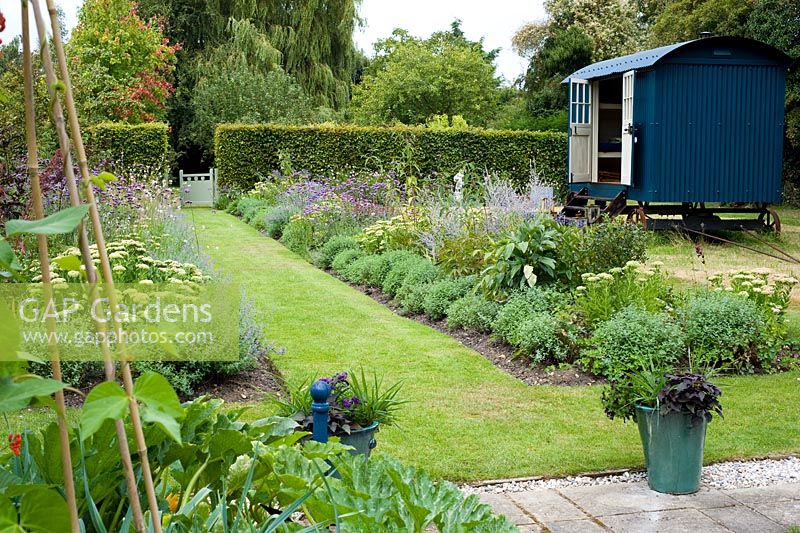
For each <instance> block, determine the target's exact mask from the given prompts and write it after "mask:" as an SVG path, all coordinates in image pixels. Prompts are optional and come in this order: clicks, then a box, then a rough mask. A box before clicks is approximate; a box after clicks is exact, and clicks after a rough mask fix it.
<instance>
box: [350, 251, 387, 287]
mask: <svg viewBox="0 0 800 533" xmlns="http://www.w3.org/2000/svg"><path fill="white" fill-rule="evenodd" d="M380 260H381V257H380V256H379V255H365V256H362V257H359V258H357V259H356V260H354V261H353V262H351V263H350V264H348V265H347V266H346V267H344V269H342V272H341V274H342V277H343V278H344V279H346V280H347V281H349V282H350V283H358V284H365V283H367V280H368V279H369V277H370V273H371V272H372V271H373V269H374V268H375V265H376V264H377V263H378V262H379V261H380Z"/></svg>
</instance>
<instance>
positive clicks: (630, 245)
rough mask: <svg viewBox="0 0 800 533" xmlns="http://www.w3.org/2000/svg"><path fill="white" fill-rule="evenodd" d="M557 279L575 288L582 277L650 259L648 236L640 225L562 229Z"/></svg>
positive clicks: (604, 225)
mask: <svg viewBox="0 0 800 533" xmlns="http://www.w3.org/2000/svg"><path fill="white" fill-rule="evenodd" d="M559 232H560V239H559V243H558V257H557V259H556V275H557V278H558V281H559V282H561V283H563V284H564V285H567V286H572V287H575V286H577V285H579V284H580V283H581V274H585V273H587V272H606V271H608V270H611V269H612V268H620V267H624V266H625V265H626V264H627V263H628V262H629V261H638V262H643V261H645V260H646V258H647V240H648V235H647V232H646V231H645V230H644V229H642V227H641V226H639V225H638V224H628V223H626V222H620V221H614V220H611V221H607V222H605V223H603V224H593V225H591V226H586V227H583V228H575V227H571V226H564V227H561V228H559Z"/></svg>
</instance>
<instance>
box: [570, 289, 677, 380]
mask: <svg viewBox="0 0 800 533" xmlns="http://www.w3.org/2000/svg"><path fill="white" fill-rule="evenodd" d="M684 339H685V337H684V334H683V332H682V331H681V329H680V328H679V327H678V325H677V324H675V322H674V321H673V320H671V319H670V318H669V317H668V316H666V315H664V314H662V313H651V312H649V311H647V310H646V309H644V308H643V307H641V306H637V305H635V304H634V305H631V306H629V307H626V308H624V309H622V310H621V311H619V312H617V313H616V314H614V316H612V317H611V319H609V320H608V321H606V322H603V323H601V324H600V325H599V326H598V327H597V329H596V330H595V332H594V334H593V335H592V338H591V340H590V344H592V345H593V346H594V349H592V350H587V351H585V352H584V354H583V358H582V361H581V362H582V364H583V365H584V366H585V367H586V368H588V369H589V370H590V371H592V372H593V373H595V374H597V375H600V376H604V377H607V378H608V379H610V380H620V379H622V378H624V377H625V376H626V375H628V374H630V373H636V372H642V371H645V370H649V369H653V368H657V369H659V368H671V367H672V365H674V364H675V363H677V361H678V360H679V359H680V358H681V357H682V356H683V354H684V351H685V342H684Z"/></svg>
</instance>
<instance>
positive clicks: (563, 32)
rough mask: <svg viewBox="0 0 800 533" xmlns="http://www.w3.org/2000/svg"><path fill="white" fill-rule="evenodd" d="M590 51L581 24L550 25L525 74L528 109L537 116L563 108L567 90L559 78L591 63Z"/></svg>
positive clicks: (565, 105) (590, 46) (588, 42)
mask: <svg viewBox="0 0 800 533" xmlns="http://www.w3.org/2000/svg"><path fill="white" fill-rule="evenodd" d="M592 51H593V47H592V41H591V39H589V37H588V36H587V35H586V33H585V32H584V31H583V29H582V28H580V27H578V26H570V27H569V28H567V29H561V28H554V29H552V30H551V33H550V35H549V36H548V37H547V38H546V39H545V40H544V44H543V45H542V46H541V48H540V49H539V50H538V51H537V53H536V54H535V55H534V56H533V58H532V59H531V63H530V66H529V67H528V72H527V74H526V75H525V95H526V100H527V106H528V113H529V114H530V115H532V116H538V115H541V114H543V113H552V112H554V111H560V110H563V109H566V107H567V93H566V91H565V90H564V87H563V86H562V85H561V81H562V80H563V79H564V78H565V77H567V76H569V75H570V74H572V73H573V72H575V71H576V70H578V69H580V68H582V67H584V66H586V65H588V64H589V63H591V62H592ZM565 126H566V125H565ZM565 129H566V128H565ZM561 131H564V130H563V129H562V130H561Z"/></svg>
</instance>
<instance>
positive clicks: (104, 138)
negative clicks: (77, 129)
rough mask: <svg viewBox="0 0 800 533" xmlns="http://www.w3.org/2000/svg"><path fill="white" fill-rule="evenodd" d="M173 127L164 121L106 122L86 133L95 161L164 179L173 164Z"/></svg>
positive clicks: (92, 157) (90, 154) (87, 129)
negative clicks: (106, 162)
mask: <svg viewBox="0 0 800 533" xmlns="http://www.w3.org/2000/svg"><path fill="white" fill-rule="evenodd" d="M168 129H169V126H168V125H167V124H165V123H163V122H157V123H151V124H125V123H122V122H102V123H100V124H95V125H94V126H91V127H89V128H86V129H84V130H83V133H84V136H85V137H84V138H85V140H86V147H87V151H88V154H89V157H90V158H91V159H92V161H102V160H110V161H114V163H115V165H117V166H119V167H121V168H122V169H129V171H131V172H136V173H137V174H139V175H141V174H142V172H141V168H142V167H144V168H145V169H146V173H148V174H152V175H156V176H160V175H163V174H164V172H165V171H166V170H167V168H168V164H169V154H170V148H169V132H168Z"/></svg>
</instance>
